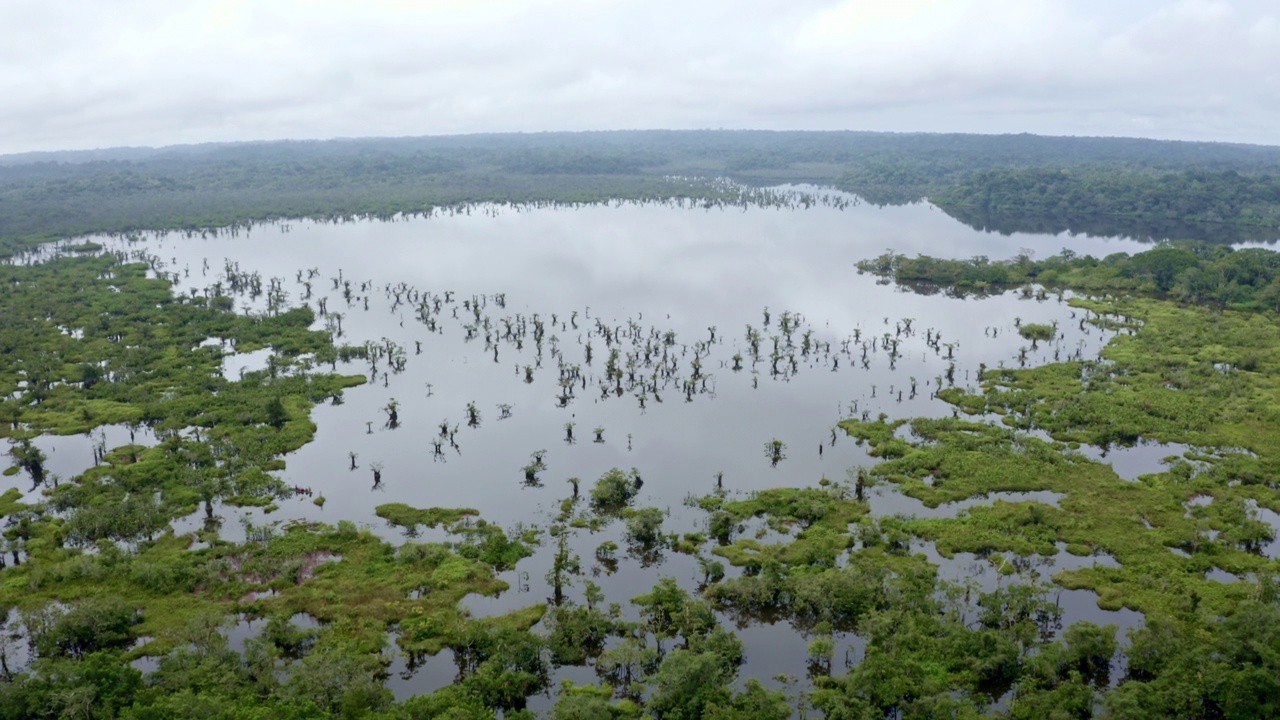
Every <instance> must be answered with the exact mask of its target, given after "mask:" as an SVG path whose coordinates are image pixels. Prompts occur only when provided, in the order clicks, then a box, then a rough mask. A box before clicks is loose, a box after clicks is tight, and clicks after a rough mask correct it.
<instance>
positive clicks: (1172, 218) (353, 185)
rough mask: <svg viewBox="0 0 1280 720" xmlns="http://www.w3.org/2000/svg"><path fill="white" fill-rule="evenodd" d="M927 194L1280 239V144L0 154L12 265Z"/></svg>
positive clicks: (778, 136) (1098, 227) (1206, 235)
mask: <svg viewBox="0 0 1280 720" xmlns="http://www.w3.org/2000/svg"><path fill="white" fill-rule="evenodd" d="M673 176H679V177H702V178H715V177H730V178H733V179H735V180H737V181H739V182H742V183H746V184H749V185H757V186H759V185H771V184H781V183H816V184H823V185H834V186H836V187H839V188H842V189H845V190H848V191H851V192H854V193H857V194H859V195H860V196H862V197H863V198H864V199H866V200H867V201H869V202H872V203H876V204H894V203H905V202H914V201H919V200H923V199H926V198H927V199H929V200H931V201H933V202H934V203H936V204H937V205H938V206H939V207H941V208H942V209H944V210H945V211H946V212H948V213H949V214H951V215H952V216H954V217H956V218H957V219H959V220H961V221H962V222H965V223H967V224H970V225H972V226H974V227H978V228H985V229H991V230H994V231H999V232H1006V233H1007V232H1054V233H1057V232H1066V231H1070V232H1085V233H1090V234H1124V235H1130V236H1134V237H1140V238H1152V239H1161V238H1167V237H1186V238H1196V239H1203V240H1211V241H1235V240H1240V239H1251V238H1266V239H1270V238H1274V237H1280V147H1267V146H1249V145H1231V144H1221V143H1187V142H1165V141H1155V140H1135V139H1124V138H1055V137H1039V136H1033V135H998V136H997V135H934V134H894V133H858V132H766V131H620V132H595V133H539V134H506V135H461V136H442V137H422V138H389V139H356V140H332V141H281V142H264V143H241V144H209V145H189V146H176V147H170V148H160V149H152V148H116V149H110V150H100V151H88V152H57V153H28V154H25V155H11V156H3V157H0V252H2V253H12V252H14V251H16V250H19V249H21V248H23V247H27V246H30V245H31V244H33V243H38V242H43V241H45V240H49V239H55V238H61V237H66V236H68V235H77V234H83V233H90V232H128V231H132V230H139V229H152V228H168V229H201V228H206V227H216V226H223V225H230V224H237V223H246V222H258V221H266V220H273V219H280V218H299V217H319V218H333V217H350V216H353V215H360V216H365V215H372V216H392V215H395V214H397V213H418V212H426V211H430V210H432V209H435V208H440V207H449V206H458V205H462V204H466V203H473V202H520V203H529V202H599V201H602V200H606V199H613V198H616V199H637V200H639V199H652V200H664V199H671V198H681V197H683V198H688V197H695V198H705V199H722V197H723V195H724V193H725V190H724V187H723V186H722V185H718V184H713V183H694V184H690V183H688V182H673V181H671V180H669V179H668V178H670V177H673Z"/></svg>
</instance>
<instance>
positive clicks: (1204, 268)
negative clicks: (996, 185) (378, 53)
mask: <svg viewBox="0 0 1280 720" xmlns="http://www.w3.org/2000/svg"><path fill="white" fill-rule="evenodd" d="M886 245H887V246H889V247H890V248H891V249H890V251H889V252H888V253H885V254H882V253H883V251H884V248H885V246H886ZM1064 245H1066V246H1068V248H1069V249H1064V250H1062V251H1061V252H1059V249H1061V248H1062V247H1063V246H1064ZM921 253H933V255H936V256H939V257H930V256H926V255H922V254H921ZM1277 267H1280V256H1278V255H1277V254H1276V253H1274V252H1272V251H1271V250H1269V249H1265V248H1257V247H1243V246H1241V247H1238V248H1233V247H1232V246H1224V245H1206V244H1200V243H1171V244H1170V243H1165V244H1161V245H1158V246H1155V247H1152V246H1150V245H1143V244H1140V243H1137V242H1134V241H1131V240H1125V239H1120V238H1090V237H1083V236H1081V237H1069V236H1065V235H1062V236H1048V235H1045V236H1033V235H1020V236H1012V237H1009V236H1000V235H994V234H988V233H983V232H980V231H977V230H973V229H972V228H966V227H964V226H961V225H959V224H958V223H955V222H954V221H952V220H951V219H949V218H947V217H946V216H945V215H943V214H942V213H940V212H937V211H935V210H934V209H933V208H932V207H931V206H929V205H926V204H917V205H908V206H905V207H897V208H876V207H870V206H867V205H865V204H862V203H860V202H859V201H858V200H857V198H855V197H853V196H849V195H844V194H841V193H835V192H829V191H821V190H817V189H813V188H803V187H800V188H784V189H778V190H772V191H767V192H766V191H756V192H753V193H750V194H749V199H748V200H743V201H741V202H735V203H716V202H711V201H699V202H687V201H685V202H681V201H677V202H667V203H615V204H609V205H593V206H580V207H563V206H545V207H523V206H495V205H465V206H460V207H458V208H456V209H455V210H454V211H451V212H447V213H434V214H432V215H431V216H430V217H428V218H416V219H412V220H409V219H404V218H398V219H397V221H395V222H368V221H358V222H335V223H317V222H311V221H307V222H303V221H297V222H283V223H273V224H268V225H263V226H251V227H238V228H235V229H232V230H226V229H223V230H213V231H204V232H203V233H131V234H127V235H119V236H93V237H88V238H78V239H76V240H75V241H74V242H66V243H61V244H57V245H45V246H41V247H40V248H39V249H37V250H35V251H31V252H28V253H26V254H24V255H21V256H19V257H18V258H16V259H15V261H14V262H12V263H10V264H7V265H4V266H0V354H2V355H3V357H4V358H5V362H4V364H3V366H2V367H0V397H2V398H3V402H0V435H3V436H4V437H5V438H6V440H7V442H8V457H9V458H10V460H11V467H10V468H9V469H8V470H7V471H6V472H5V477H4V481H5V485H4V487H5V492H4V494H3V495H0V513H2V514H3V517H4V524H5V529H4V543H5V544H4V548H3V549H4V558H5V566H4V568H3V569H2V570H0V608H3V609H4V610H5V611H6V618H5V625H4V635H3V643H0V661H2V662H0V672H3V674H4V675H5V678H6V680H7V682H6V683H4V684H3V685H2V686H0V717H61V716H78V717H128V718H159V717H177V716H183V717H185V716H200V717H211V718H212V717H219V718H221V717H226V718H240V717H370V718H383V717H385V718H436V717H448V718H488V717H494V716H501V717H506V718H516V717H534V716H540V717H551V718H597V717H616V718H628V717H636V718H639V717H657V718H664V719H665V718H697V717H710V718H790V717H815V716H816V717H828V718H883V717H922V718H923V717H977V716H983V715H990V716H1004V717H1019V718H1022V717H1025V718H1039V717H1090V716H1095V715H1105V716H1109V717H1135V718H1137V717H1171V716H1181V717H1240V718H1244V717H1266V716H1269V715H1275V714H1277V713H1280V708H1277V707H1276V702H1277V701H1276V698H1277V697H1280V686H1278V683H1280V680H1277V678H1280V673H1278V672H1277V671H1278V670H1280V655H1278V654H1277V648H1280V636H1277V635H1276V633H1277V632H1280V631H1277V630H1276V628H1280V622H1278V621H1280V605H1278V604H1277V603H1278V602H1280V596H1278V595H1277V592H1276V584H1275V572H1276V569H1277V568H1276V558H1277V556H1278V554H1280V548H1278V547H1277V545H1276V540H1275V527H1276V522H1277V520H1278V519H1280V518H1278V516H1277V513H1280V494H1278V493H1277V483H1276V477H1277V469H1280V468H1277V463H1280V440H1277V438H1280V434H1277V430H1280V384H1278V381H1277V379H1278V378H1280V330H1278V329H1277V325H1276V320H1277V317H1276V311H1277V309H1280V278H1278V277H1277V274H1276V269H1277Z"/></svg>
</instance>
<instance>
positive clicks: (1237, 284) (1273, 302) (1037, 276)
mask: <svg viewBox="0 0 1280 720" xmlns="http://www.w3.org/2000/svg"><path fill="white" fill-rule="evenodd" d="M858 269H859V270H862V271H864V272H871V273H874V274H876V275H880V276H882V277H887V278H892V279H893V280H895V281H897V282H901V283H907V284H917V285H918V284H921V283H923V284H925V285H927V286H932V287H936V288H947V289H949V290H951V291H952V292H959V293H968V292H985V291H988V290H991V291H1003V290H1005V289H1007V288H1008V287H1010V286H1020V285H1022V286H1025V285H1030V284H1032V283H1035V284H1039V285H1044V286H1046V287H1062V288H1067V287H1069V288H1075V289H1080V290H1084V291H1086V292H1094V293H1103V292H1117V291H1120V292H1125V291H1135V292H1145V293H1153V294H1158V295H1161V296H1164V297H1168V298H1171V299H1175V300H1179V301H1181V302H1186V303H1193V304H1197V305H1210V306H1217V307H1229V308H1233V309H1238V310H1272V311H1278V312H1280V253H1277V252H1275V251H1273V250H1268V249H1266V248H1244V249H1240V250H1235V249H1233V248H1231V247H1228V246H1224V245H1213V244H1209V243H1203V242H1196V241H1179V242H1173V243H1162V244H1161V245H1159V246H1157V247H1154V248H1152V249H1150V250H1147V251H1144V252H1140V253H1137V254H1135V255H1129V254H1128V253H1122V252H1121V253H1115V254H1112V255H1108V256H1106V257H1105V258H1095V257H1089V256H1083V255H1077V254H1075V253H1073V252H1072V251H1070V250H1063V251H1062V252H1061V253H1059V254H1057V255H1053V256H1050V257H1046V258H1044V259H1041V260H1035V259H1033V258H1032V257H1031V255H1030V254H1027V253H1023V254H1020V255H1018V256H1017V257H1014V258H1011V259H1008V260H991V259H989V258H987V257H985V256H979V257H975V258H970V259H968V260H948V259H943V258H935V257H927V256H923V255H921V256H918V257H914V258H910V257H907V256H906V255H898V254H895V253H886V254H884V255H881V256H880V257H878V258H875V259H873V260H864V261H862V262H860V263H858Z"/></svg>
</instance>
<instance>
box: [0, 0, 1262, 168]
mask: <svg viewBox="0 0 1280 720" xmlns="http://www.w3.org/2000/svg"><path fill="white" fill-rule="evenodd" d="M615 128H768V129H814V130H830V129H855V130H901V131H962V132H1033V133H1042V134H1061V135H1128V136H1142V137H1157V138H1176V139H1189V140H1226V141H1238V142H1254V143H1265V144H1280V3H1278V2H1275V0H1165V1H1159V0H2V1H0V153H10V152H23V151H28V150H58V149H80V148H95V147H110V146H117V145H167V144H174V143H193V142H205V141H226V140H264V139H278V138H327V137H340V136H347V137H349V136H374V135H429V134H448V133H471V132H490V131H538V130H600V129H615Z"/></svg>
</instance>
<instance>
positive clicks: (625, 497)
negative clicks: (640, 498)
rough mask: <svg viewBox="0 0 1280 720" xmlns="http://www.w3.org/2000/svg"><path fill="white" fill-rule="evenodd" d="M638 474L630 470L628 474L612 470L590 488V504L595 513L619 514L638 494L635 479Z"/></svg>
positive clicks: (616, 469) (617, 469)
mask: <svg viewBox="0 0 1280 720" xmlns="http://www.w3.org/2000/svg"><path fill="white" fill-rule="evenodd" d="M639 474H640V473H639V472H638V471H637V470H635V469H634V468H632V470H631V472H630V473H628V472H626V471H624V470H621V469H619V468H612V469H610V470H609V471H608V472H606V473H605V474H604V475H601V476H600V479H599V480H597V481H596V484H595V485H593V486H592V487H591V504H592V506H594V507H595V509H596V511H597V512H613V513H616V512H619V511H621V510H622V509H623V508H625V507H626V506H627V505H628V504H629V503H630V502H631V500H632V498H634V497H635V496H636V494H637V493H639V491H640V489H639V487H637V484H636V478H637V477H638V476H639Z"/></svg>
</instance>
